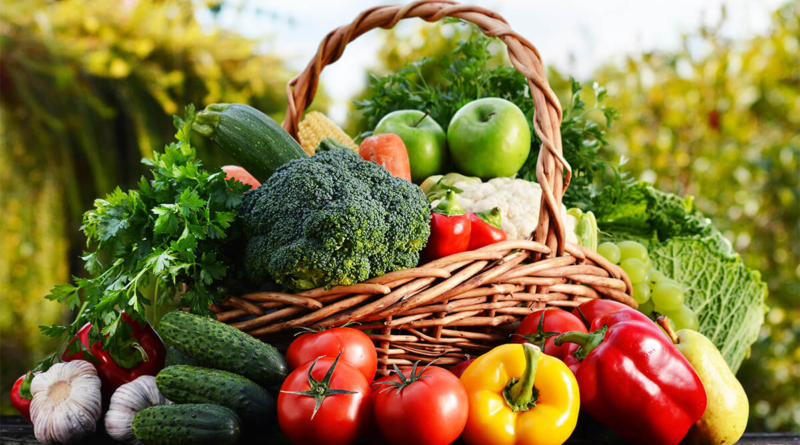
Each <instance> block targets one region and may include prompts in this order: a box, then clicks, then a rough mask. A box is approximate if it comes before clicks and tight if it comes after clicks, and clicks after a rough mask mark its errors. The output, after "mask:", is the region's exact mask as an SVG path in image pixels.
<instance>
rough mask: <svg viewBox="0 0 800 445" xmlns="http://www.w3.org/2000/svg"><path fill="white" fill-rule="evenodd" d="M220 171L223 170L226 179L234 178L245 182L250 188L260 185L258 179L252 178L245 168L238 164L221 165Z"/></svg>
mask: <svg viewBox="0 0 800 445" xmlns="http://www.w3.org/2000/svg"><path fill="white" fill-rule="evenodd" d="M222 171H224V172H225V174H226V175H227V178H228V179H231V178H233V179H236V180H237V181H239V182H241V183H242V184H247V185H249V186H250V188H251V189H254V188H258V186H259V185H261V183H260V182H258V179H256V178H254V177H253V175H251V174H250V172H248V171H247V170H245V169H244V168H242V167H239V166H238V165H223V166H222Z"/></svg>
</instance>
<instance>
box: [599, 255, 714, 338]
mask: <svg viewBox="0 0 800 445" xmlns="http://www.w3.org/2000/svg"><path fill="white" fill-rule="evenodd" d="M597 253H599V254H600V255H602V256H603V257H604V258H605V259H607V260H608V261H611V262H612V263H614V264H617V265H619V266H620V267H621V268H622V270H624V271H625V273H626V274H628V278H630V279H631V284H633V299H634V300H636V302H637V303H639V311H640V312H642V313H643V314H645V315H648V316H652V315H653V313H654V312H658V313H660V314H664V315H666V316H667V317H668V318H669V319H670V321H671V322H672V325H673V327H674V328H675V329H676V330H680V329H692V330H695V331H696V330H698V329H699V328H700V320H699V319H698V318H697V315H696V314H695V313H694V311H692V309H691V308H690V307H689V306H687V305H686V304H685V295H684V293H683V289H682V288H681V286H680V285H679V284H678V283H677V282H676V281H675V280H672V279H670V278H669V277H667V276H665V275H664V274H663V273H661V272H660V271H659V270H657V269H654V268H653V267H652V264H651V262H650V256H649V254H648V252H647V248H646V247H645V246H644V245H643V244H641V243H637V242H636V241H621V242H619V243H612V242H605V243H602V244H600V245H599V246H597Z"/></svg>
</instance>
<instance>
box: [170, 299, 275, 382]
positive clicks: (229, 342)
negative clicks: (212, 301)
mask: <svg viewBox="0 0 800 445" xmlns="http://www.w3.org/2000/svg"><path fill="white" fill-rule="evenodd" d="M160 325H161V336H162V338H163V339H164V342H165V343H166V344H167V346H173V347H175V348H176V349H178V350H179V351H181V352H183V353H184V354H188V355H189V356H190V357H192V358H193V359H195V360H196V361H197V362H198V363H200V364H201V365H202V366H205V367H207V368H214V369H222V370H223V371H229V372H232V373H234V374H239V375H241V376H244V377H247V378H248V379H250V380H252V381H254V382H255V383H257V384H259V385H261V386H262V387H265V388H266V387H269V386H272V385H280V384H281V383H282V382H283V380H284V379H285V378H286V375H287V374H288V367H287V365H286V360H285V359H284V358H283V356H282V355H281V353H280V352H278V350H277V349H275V348H274V347H272V346H271V345H268V344H267V343H264V342H262V341H260V340H257V339H255V338H254V337H252V336H251V335H249V334H245V333H244V332H242V331H240V330H238V329H236V328H234V327H231V326H228V325H226V324H225V323H221V322H219V321H216V320H212V319H211V318H206V317H200V316H198V315H193V314H190V313H188V312H183V311H172V312H169V313H167V314H166V315H164V317H162V318H161V323H160Z"/></svg>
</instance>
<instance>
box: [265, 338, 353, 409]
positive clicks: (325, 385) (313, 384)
mask: <svg viewBox="0 0 800 445" xmlns="http://www.w3.org/2000/svg"><path fill="white" fill-rule="evenodd" d="M343 351H344V350H342V351H339V355H337V356H336V360H334V361H333V364H331V367H330V368H328V372H326V373H325V377H323V379H322V380H319V381H318V380H317V379H315V378H314V377H313V376H312V375H311V372H312V371H314V366H316V365H317V361H318V360H319V359H321V358H322V357H325V356H324V355H321V356H319V357H317V358H316V359H314V363H312V364H311V367H310V368H308V386H309V389H308V390H306V391H281V392H283V393H286V394H295V395H298V396H306V397H313V398H314V399H315V401H316V403H315V404H314V412H313V413H311V420H313V419H314V416H316V415H317V411H319V408H320V407H321V406H322V402H323V401H324V400H325V398H326V397H328V396H335V395H340V394H356V393H358V391H348V390H346V389H331V376H333V370H334V368H336V364H337V363H339V357H341V356H342V352H343Z"/></svg>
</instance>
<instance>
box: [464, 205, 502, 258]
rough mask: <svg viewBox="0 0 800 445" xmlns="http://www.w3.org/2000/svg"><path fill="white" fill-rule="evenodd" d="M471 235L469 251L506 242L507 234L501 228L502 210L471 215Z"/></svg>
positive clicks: (496, 208) (497, 208)
mask: <svg viewBox="0 0 800 445" xmlns="http://www.w3.org/2000/svg"><path fill="white" fill-rule="evenodd" d="M469 219H470V225H471V230H470V235H469V247H467V250H475V249H480V248H481V247H483V246H488V245H489V244H494V243H496V242H499V241H505V239H506V232H504V231H503V229H501V228H500V208H499V207H495V208H493V209H491V210H484V211H483V212H478V213H470V214H469Z"/></svg>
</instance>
